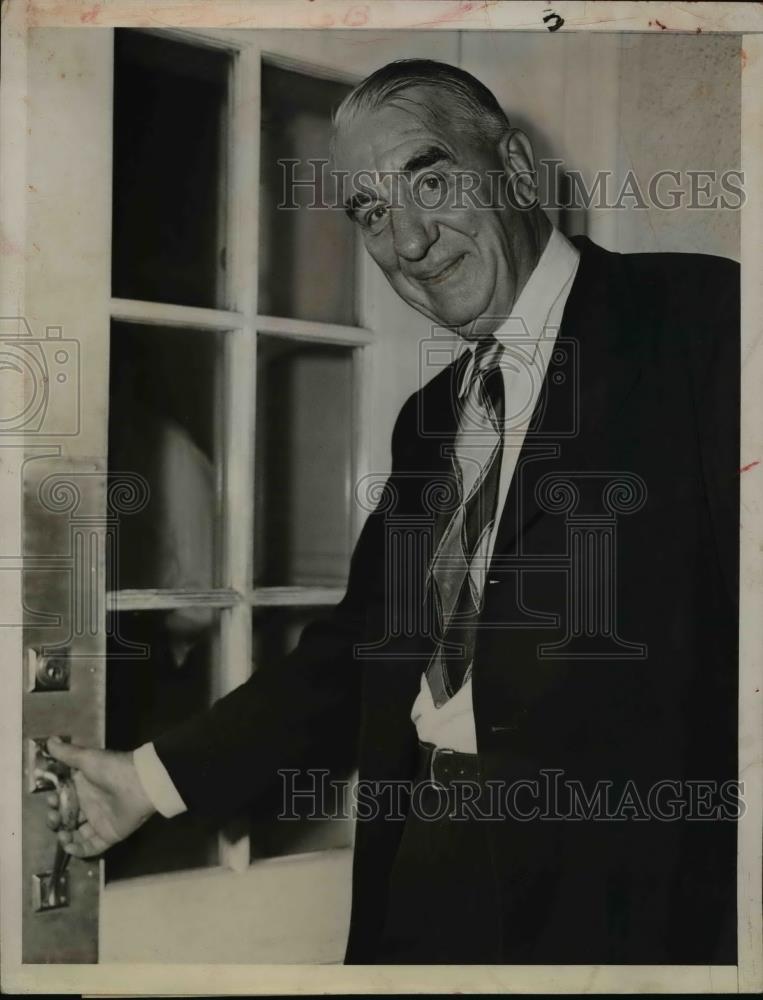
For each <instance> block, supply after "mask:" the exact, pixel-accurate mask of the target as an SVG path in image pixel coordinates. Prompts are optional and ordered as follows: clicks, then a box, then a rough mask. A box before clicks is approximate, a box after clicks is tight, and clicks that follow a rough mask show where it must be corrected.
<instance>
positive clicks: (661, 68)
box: [616, 33, 741, 260]
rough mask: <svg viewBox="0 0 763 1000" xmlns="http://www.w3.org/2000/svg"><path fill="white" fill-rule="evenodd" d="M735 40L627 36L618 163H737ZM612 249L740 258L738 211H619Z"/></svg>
mask: <svg viewBox="0 0 763 1000" xmlns="http://www.w3.org/2000/svg"><path fill="white" fill-rule="evenodd" d="M740 87H741V65H740V39H739V37H738V36H733V35H713V36H709V35H672V34H669V33H662V34H659V35H625V36H623V40H622V44H621V49H620V101H619V130H618V132H619V134H618V169H619V171H620V174H621V176H623V175H624V174H625V171H627V170H628V169H631V168H632V169H633V170H635V172H636V174H637V175H638V177H639V178H642V177H643V178H648V177H649V176H650V175H652V174H653V173H654V172H655V171H657V170H660V169H670V170H680V171H686V170H708V169H712V170H717V171H724V170H735V169H737V170H738V169H739V167H740V139H741V134H740V114H739V106H740ZM617 215H618V219H617V233H616V249H618V250H624V251H630V252H635V251H668V250H671V251H679V252H695V253H696V252H699V253H715V254H720V255H721V256H725V257H733V258H734V259H736V260H738V259H739V226H740V213H739V212H738V211H728V210H726V211H724V210H721V209H700V210H697V209H684V210H682V211H660V210H659V209H657V208H652V209H649V210H648V211H630V212H627V213H623V212H618V213H617Z"/></svg>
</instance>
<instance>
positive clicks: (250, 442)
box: [106, 30, 374, 872]
mask: <svg viewBox="0 0 763 1000" xmlns="http://www.w3.org/2000/svg"><path fill="white" fill-rule="evenodd" d="M151 33H155V34H159V35H161V36H163V37H168V38H175V39H176V40H178V41H182V42H184V43H185V44H191V45H194V46H197V47H199V46H204V47H214V48H220V49H224V50H225V51H227V52H228V53H229V54H230V56H231V64H230V77H229V97H228V121H227V129H226V135H227V139H226V146H227V149H226V153H227V155H226V157H225V163H226V171H225V173H226V176H223V177H221V178H220V183H221V194H222V198H223V199H224V200H223V206H224V208H223V213H222V215H223V220H224V221H223V228H224V232H225V237H226V239H225V246H226V247H227V254H228V280H227V288H225V289H224V292H223V296H222V297H223V300H224V301H225V302H226V303H229V304H230V308H220V309H217V308H215V309H208V308H198V307H190V306H184V305H173V304H168V303H159V302H147V301H141V300H134V299H122V298H112V299H111V301H110V316H111V320H112V323H113V322H114V321H123V322H129V323H130V324H134V325H135V324H138V325H142V326H154V327H157V328H161V327H164V328H175V329H177V328H186V329H193V330H194V331H209V332H211V333H221V332H222V333H223V334H224V350H223V360H222V382H223V385H224V393H223V399H224V413H223V419H222V422H221V423H222V428H221V435H220V444H221V455H222V460H221V461H219V462H217V469H218V477H217V480H218V483H217V485H218V492H219V497H218V499H219V510H220V520H221V524H222V531H221V533H220V536H219V540H220V543H221V544H220V548H219V550H218V558H219V564H220V565H219V586H216V587H214V588H211V589H210V590H184V589H176V590H161V589H153V590H152V589H140V590H118V591H111V592H109V593H108V594H107V595H106V606H107V609H108V610H109V611H112V612H117V611H150V610H158V609H171V608H183V607H199V606H203V607H212V608H217V609H220V611H221V614H220V620H219V626H218V628H219V637H220V643H219V650H220V653H219V662H218V663H217V664H215V689H216V691H217V693H218V695H219V696H222V695H224V694H226V693H228V692H229V691H232V690H233V689H234V688H236V687H238V686H239V685H240V684H242V683H243V682H244V681H246V680H247V679H248V677H249V676H250V675H251V672H252V671H253V670H255V669H256V668H257V664H256V663H253V657H252V615H253V612H254V611H255V609H258V608H264V607H268V608H300V607H315V606H331V605H334V604H336V603H338V602H339V601H340V600H341V598H342V596H343V594H344V588H343V587H320V586H309V587H308V586H293V587H255V586H254V585H253V555H254V537H255V534H254V529H255V525H254V516H255V514H254V510H255V505H254V499H255V459H254V445H255V433H256V405H257V401H256V391H257V344H258V337H259V335H261V334H271V335H276V336H278V337H283V338H288V339H293V340H299V341H302V342H309V343H313V344H324V345H335V346H341V347H345V348H351V349H352V357H353V366H352V379H353V386H352V391H353V445H352V470H351V475H352V481H353V482H357V481H359V479H360V478H361V477H362V476H363V475H364V474H366V473H367V472H368V471H369V464H368V462H369V459H368V456H369V429H368V421H367V420H363V419H362V417H363V413H362V410H361V406H362V400H363V399H364V398H367V388H368V385H369V379H370V371H371V369H370V365H371V354H372V351H371V348H372V345H373V344H374V334H373V332H372V331H371V330H370V329H369V328H368V327H367V326H365V325H358V326H345V325H340V324H333V323H322V322H310V321H305V320H296V319H289V318H283V317H274V316H263V315H260V314H259V313H258V310H257V294H258V287H257V286H258V279H257V274H258V268H257V260H258V248H259V203H258V201H259V199H258V184H257V178H259V176H260V111H261V85H260V81H261V72H262V66H263V63H265V62H267V63H268V64H269V65H275V66H280V67H282V68H286V69H291V70H296V71H298V72H301V73H305V74H307V75H311V76H316V77H319V78H323V79H331V80H335V81H337V82H341V83H347V84H349V85H352V84H353V83H355V82H356V78H355V77H354V76H349V75H347V74H344V73H342V72H335V71H334V70H333V69H331V68H330V67H326V66H319V65H313V64H310V63H308V62H306V61H303V60H301V59H294V58H290V57H285V56H283V55H280V54H276V53H271V52H268V51H267V48H266V46H263V45H262V44H260V43H259V41H258V40H257V39H252V38H244V39H242V38H241V37H240V36H239V37H235V33H234V34H231V33H226V32H224V31H219V32H215V31H210V32H204V34H203V35H201V34H199V33H197V32H194V33H189V32H185V31H172V30H161V31H156V32H151ZM233 206H235V210H233ZM356 257H357V271H356V288H355V294H356V316H357V317H358V318H359V319H360V321H361V324H362V323H363V321H364V320H365V318H366V310H365V301H366V294H365V292H366V288H367V283H368V264H367V260H366V257H365V254H364V253H363V252H362V247H361V245H360V240H356ZM352 509H353V515H352V516H353V523H352V526H351V531H352V541H353V543H354V541H355V540H356V539H357V535H358V533H359V531H360V528H361V526H362V525H361V523H360V520H361V518H360V512H359V511H358V510H357V508H356V507H355V506H353V508H352ZM220 557H221V558H220ZM320 853H323V852H322V851H309V852H306V854H320ZM218 855H219V860H218V865H219V866H220V867H223V868H228V869H232V870H233V871H238V872H242V871H246V870H247V869H248V868H249V867H250V863H251V864H257V865H263V864H268V863H270V861H271V860H272V861H279V860H285V859H278V858H275V859H265V860H258V861H257V862H250V843H249V835H248V833H242V832H241V830H240V828H239V827H238V826H233V827H231V828H230V829H229V830H227V831H224V832H222V833H221V834H220V836H219V851H218ZM294 857H297V856H296V855H295V856H294ZM212 867H213V868H214V866H212Z"/></svg>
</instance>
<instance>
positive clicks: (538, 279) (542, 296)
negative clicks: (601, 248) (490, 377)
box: [458, 227, 580, 396]
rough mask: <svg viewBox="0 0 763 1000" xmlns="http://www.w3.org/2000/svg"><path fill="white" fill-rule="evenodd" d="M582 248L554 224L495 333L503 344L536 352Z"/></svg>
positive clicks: (463, 387)
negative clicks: (538, 255)
mask: <svg viewBox="0 0 763 1000" xmlns="http://www.w3.org/2000/svg"><path fill="white" fill-rule="evenodd" d="M579 260H580V252H579V251H578V250H577V249H576V248H575V247H574V246H573V245H572V243H570V241H569V240H568V239H566V238H565V237H564V236H562V234H561V233H560V232H559V230H558V229H556V227H552V229H551V235H550V236H549V238H548V242H547V243H546V246H545V248H544V250H543V253H542V254H541V255H540V259H539V260H538V263H537V264H536V265H535V268H534V269H533V272H532V274H531V275H530V277H529V278H528V279H527V282H526V283H525V287H524V288H523V289H522V291H521V292H520V294H519V297H518V298H517V300H516V302H515V303H514V306H513V308H512V310H511V313H510V314H509V316H508V317H507V318H506V320H504V322H503V323H502V324H501V326H499V328H498V329H497V330H496V331H495V333H494V334H493V336H494V337H495V339H496V340H497V341H499V343H502V344H503V345H504V347H509V346H511V345H512V344H513V345H514V346H520V345H521V347H522V348H523V350H524V351H525V352H526V351H527V349H528V346H529V347H530V348H531V349H532V352H533V355H534V352H535V349H536V348H537V346H538V341H539V340H540V338H541V336H542V335H543V331H544V329H545V327H546V322H547V320H548V317H549V314H550V312H551V310H552V309H553V308H554V304H555V303H556V301H557V299H558V298H559V296H560V295H561V294H562V292H563V291H564V290H565V288H566V287H567V285H568V284H569V283H570V281H571V280H572V278H573V277H574V275H575V271H576V270H577V265H578V261H579ZM474 347H475V345H474V343H473V342H472V343H464V345H463V350H462V356H463V354H464V353H468V354H469V358H468V359H467V361H466V363H465V365H464V368H463V371H462V373H461V380H460V382H459V387H458V394H459V396H463V394H464V393H465V392H466V391H467V388H468V386H469V382H470V380H471V377H472V368H473V367H474V355H475V351H474Z"/></svg>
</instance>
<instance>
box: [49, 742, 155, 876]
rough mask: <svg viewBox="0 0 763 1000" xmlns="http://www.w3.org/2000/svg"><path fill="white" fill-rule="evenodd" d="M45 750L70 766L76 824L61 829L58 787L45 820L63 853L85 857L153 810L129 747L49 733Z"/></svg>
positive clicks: (118, 837)
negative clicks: (98, 745)
mask: <svg viewBox="0 0 763 1000" xmlns="http://www.w3.org/2000/svg"><path fill="white" fill-rule="evenodd" d="M48 753H49V754H50V756H51V757H54V758H55V759H56V760H60V761H61V762H62V763H63V764H68V766H69V767H70V768H71V769H72V771H73V778H74V785H75V788H76V789H77V798H78V799H79V809H80V816H79V818H80V826H78V827H77V829H76V830H74V831H73V832H72V831H69V830H61V829H59V827H60V826H61V814H60V812H59V802H58V793H57V792H51V793H50V794H49V795H48V797H47V801H48V805H49V806H50V807H51V808H50V811H49V812H48V826H49V827H50V828H51V829H53V830H57V831H58V839H59V840H60V842H61V844H62V845H63V848H64V850H65V851H66V852H67V854H72V855H74V857H77V858H89V857H92V856H93V855H94V854H101V853H102V852H103V851H105V850H107V848H109V847H111V846H112V845H113V844H116V843H118V842H119V841H120V840H124V839H125V837H129V836H130V834H131V833H133V832H134V831H135V830H137V829H138V827H139V826H142V825H143V823H145V821H146V820H147V819H148V818H149V816H150V815H151V814H152V813H153V812H155V810H154V807H153V806H152V804H151V802H150V800H149V799H148V797H147V795H146V793H145V792H144V791H143V786H142V785H141V783H140V779H139V778H138V772H137V771H136V770H135V765H134V764H133V760H132V754H131V753H116V752H114V751H113V750H91V749H87V748H86V747H78V746H73V745H72V744H71V743H64V742H63V741H62V740H59V739H58V738H57V737H55V736H53V737H51V738H50V739H49V740H48Z"/></svg>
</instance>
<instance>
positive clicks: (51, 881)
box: [33, 751, 79, 912]
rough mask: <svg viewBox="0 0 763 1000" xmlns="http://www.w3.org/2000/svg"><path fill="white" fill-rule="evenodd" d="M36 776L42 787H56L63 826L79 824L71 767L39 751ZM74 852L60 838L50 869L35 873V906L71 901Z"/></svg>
mask: <svg viewBox="0 0 763 1000" xmlns="http://www.w3.org/2000/svg"><path fill="white" fill-rule="evenodd" d="M36 764H37V766H36V767H35V770H34V779H35V782H36V784H37V787H38V788H39V789H43V788H46V789H55V790H56V792H57V793H58V812H59V815H60V816H61V823H60V826H59V830H70V831H74V830H76V829H77V826H78V824H79V798H78V797H77V789H76V786H75V784H74V778H73V776H72V772H71V768H70V767H68V766H67V765H66V764H62V763H61V761H58V760H54V759H53V758H52V757H50V756H48V755H47V753H45V752H42V753H40V752H39V751H38V755H37V762H36ZM69 857H70V855H69V854H67V852H66V851H65V850H64V848H63V845H62V844H61V842H60V841H59V840H58V838H56V850H55V855H54V857H53V864H52V866H51V868H50V870H49V871H45V872H38V873H37V874H36V875H34V876H33V889H34V908H35V910H36V911H37V912H44V911H46V910H60V909H62V908H63V907H66V906H68V905H69V875H68V872H67V870H66V869H67V866H68V864H69Z"/></svg>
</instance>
